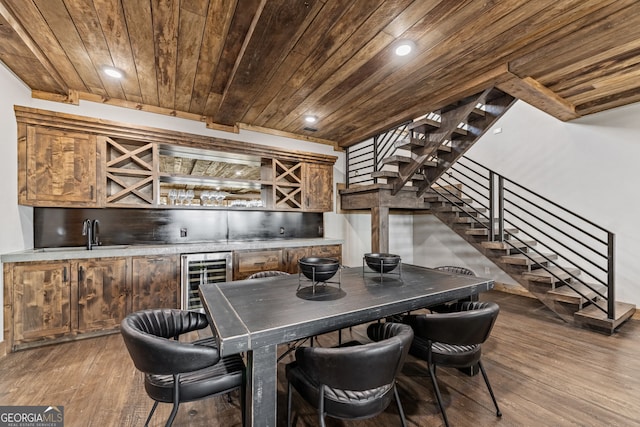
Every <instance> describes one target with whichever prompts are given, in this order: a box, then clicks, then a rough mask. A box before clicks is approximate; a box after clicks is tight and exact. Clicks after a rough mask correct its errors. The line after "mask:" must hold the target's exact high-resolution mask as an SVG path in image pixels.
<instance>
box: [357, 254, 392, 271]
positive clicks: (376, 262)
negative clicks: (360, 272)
mask: <svg viewBox="0 0 640 427" xmlns="http://www.w3.org/2000/svg"><path fill="white" fill-rule="evenodd" d="M364 260H365V262H366V263H367V265H368V266H369V268H370V269H372V270H374V271H377V272H378V273H388V272H390V271H393V270H394V269H395V268H396V267H397V266H398V264H399V263H400V255H394V254H384V253H382V254H378V253H374V254H364Z"/></svg>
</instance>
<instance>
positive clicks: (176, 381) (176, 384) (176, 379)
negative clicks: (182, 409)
mask: <svg viewBox="0 0 640 427" xmlns="http://www.w3.org/2000/svg"><path fill="white" fill-rule="evenodd" d="M179 406H180V375H177V374H174V375H173V409H171V415H169V419H168V420H167V424H165V427H171V425H172V424H173V420H174V419H175V418H176V414H177V413H178V407H179Z"/></svg>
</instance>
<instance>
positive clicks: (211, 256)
mask: <svg viewBox="0 0 640 427" xmlns="http://www.w3.org/2000/svg"><path fill="white" fill-rule="evenodd" d="M180 258H181V271H182V279H181V283H180V285H181V294H182V298H181V300H182V301H181V307H182V309H183V310H196V311H201V312H202V311H204V308H203V307H202V302H201V301H200V294H199V293H198V287H199V286H200V285H202V284H205V283H218V282H228V281H230V280H232V271H233V270H232V268H231V260H232V256H231V252H209V253H199V254H186V255H182V256H181V257H180Z"/></svg>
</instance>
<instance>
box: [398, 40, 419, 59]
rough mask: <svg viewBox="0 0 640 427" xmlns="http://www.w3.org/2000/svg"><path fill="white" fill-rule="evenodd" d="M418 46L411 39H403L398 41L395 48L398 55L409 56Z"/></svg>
mask: <svg viewBox="0 0 640 427" xmlns="http://www.w3.org/2000/svg"><path fill="white" fill-rule="evenodd" d="M415 48H416V44H415V43H414V42H413V41H411V40H401V41H400V42H398V44H397V45H396V48H395V51H394V52H395V53H396V55H398V56H407V55H409V54H410V53H411V52H412V51H413V50H414V49H415Z"/></svg>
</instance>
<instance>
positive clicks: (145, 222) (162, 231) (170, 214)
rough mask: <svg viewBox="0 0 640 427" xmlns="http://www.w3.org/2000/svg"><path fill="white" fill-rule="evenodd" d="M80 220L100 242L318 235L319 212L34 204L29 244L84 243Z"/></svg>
mask: <svg viewBox="0 0 640 427" xmlns="http://www.w3.org/2000/svg"><path fill="white" fill-rule="evenodd" d="M85 219H92V220H98V221H99V240H100V242H101V243H102V245H105V246H106V245H134V244H138V245H144V244H156V245H157V244H175V243H199V242H225V241H232V240H233V241H242V240H271V239H292V238H317V237H323V234H324V231H323V215H322V213H315V212H314V213H307V212H269V211H239V210H234V211H232V210H228V211H226V210H204V209H193V210H189V209H125V208H123V209H75V208H34V213H33V228H34V230H33V231H34V233H33V234H34V242H33V244H34V247H35V248H50V247H73V246H84V245H85V244H86V237H85V236H83V235H82V222H83V221H84V220H85ZM185 234H186V236H185Z"/></svg>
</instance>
